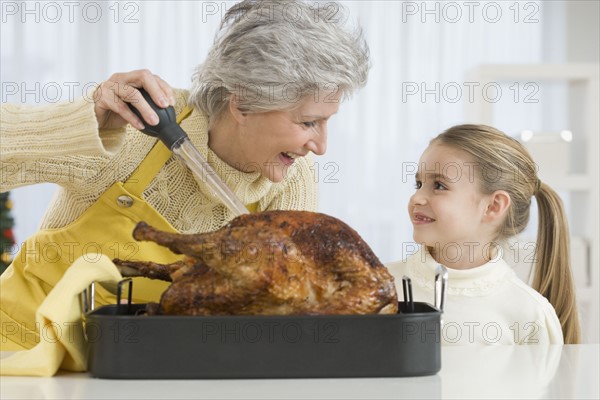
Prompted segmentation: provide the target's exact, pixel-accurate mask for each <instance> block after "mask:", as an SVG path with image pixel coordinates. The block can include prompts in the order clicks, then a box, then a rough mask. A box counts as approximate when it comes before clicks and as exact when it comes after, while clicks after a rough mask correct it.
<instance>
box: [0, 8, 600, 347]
mask: <svg viewBox="0 0 600 400" xmlns="http://www.w3.org/2000/svg"><path fill="white" fill-rule="evenodd" d="M309 2H310V3H311V4H313V5H314V6H315V7H327V4H328V2H324V1H316V0H313V1H309ZM341 3H342V4H343V5H344V6H345V7H346V8H347V9H348V19H349V21H348V23H349V24H354V25H356V24H360V25H361V26H362V27H363V29H364V31H365V33H366V36H367V40H368V43H369V45H370V48H371V57H372V69H371V73H370V77H369V82H368V84H367V86H366V87H365V88H364V89H363V90H361V91H360V92H358V93H356V94H355V96H354V97H353V98H352V99H350V100H348V101H347V102H346V103H345V104H343V105H342V107H341V108H340V112H339V113H338V114H337V115H336V116H335V117H334V118H333V119H332V120H331V122H330V127H329V145H328V151H327V154H326V155H324V156H322V157H317V158H316V165H315V169H314V172H315V180H316V181H317V182H318V184H319V189H320V205H319V209H320V211H321V212H324V213H327V214H331V215H334V216H336V217H338V218H340V219H342V220H344V221H345V222H347V223H348V224H349V225H351V226H352V227H353V228H354V229H356V230H357V231H358V232H359V233H360V234H361V235H362V236H363V238H364V239H365V240H366V241H367V242H368V243H369V244H370V245H371V247H372V248H373V249H374V251H375V253H376V254H377V255H378V256H379V257H380V259H381V260H382V261H383V262H390V261H394V260H398V259H401V258H404V257H405V256H406V255H408V254H409V253H410V252H412V251H414V248H415V247H414V245H413V244H412V228H411V224H410V221H409V219H408V213H407V206H406V205H407V202H408V199H409V197H410V195H411V194H412V192H413V190H414V171H415V170H416V165H417V164H416V163H417V162H418V158H419V156H420V154H421V152H422V151H423V150H424V149H425V147H426V146H427V143H428V141H429V140H430V139H431V138H432V137H434V136H436V135H437V134H438V133H440V132H441V131H443V130H444V129H446V128H448V127H450V126H452V125H455V124H461V123H466V122H471V123H487V124H491V125H494V126H495V127H497V128H499V129H501V130H503V131H504V132H506V133H507V134H509V135H514V136H516V137H518V138H519V139H521V140H524V141H525V143H526V145H527V146H528V147H529V148H530V150H531V152H532V153H533V154H534V157H535V158H536V161H537V162H538V164H539V166H540V175H541V176H542V179H543V180H544V181H546V182H548V183H549V184H550V185H552V186H554V187H555V188H556V189H557V190H558V191H559V193H560V194H561V196H562V197H563V200H564V201H565V203H566V205H567V208H568V214H569V219H570V224H571V229H572V233H573V235H572V243H573V253H574V260H573V262H574V274H575V276H576V281H577V286H578V289H577V290H578V296H579V300H580V304H581V310H582V311H581V312H582V315H584V324H585V326H584V340H585V341H588V342H589V341H592V342H598V283H599V275H598V226H599V223H598V213H599V201H598V182H599V177H598V158H599V157H598V151H599V146H598V135H599V129H598V110H599V109H600V106H599V104H598V73H599V71H598V62H599V59H600V57H599V49H600V43H599V41H600V33H599V26H600V23H599V14H600V11H599V2H598V1H545V2H544V1H496V2H494V1H474V2H473V1H469V2H460V1H459V2H454V1H419V2H413V1H389V0H386V1H342V2H341ZM233 4H235V2H225V1H217V2H215V1H71V2H61V1H57V2H54V1H4V0H3V1H1V7H2V25H1V64H0V67H1V68H0V78H1V82H2V102H9V103H29V104H47V103H56V102H59V101H69V100H70V99H73V98H74V97H79V96H82V95H84V94H85V93H86V92H87V90H88V89H89V88H90V87H91V86H93V85H94V84H96V83H99V82H101V81H103V80H105V79H107V78H108V77H109V76H110V75H111V74H112V73H114V72H123V71H128V70H133V69H140V68H148V69H150V70H151V71H153V72H154V73H156V74H159V75H160V76H161V77H162V78H163V79H165V80H166V81H167V82H169V83H170V84H171V85H172V86H173V87H178V88H189V86H190V78H191V74H192V70H193V68H194V67H195V66H196V65H197V64H200V63H202V61H203V59H204V57H205V55H206V54H207V52H208V49H209V48H210V46H211V44H212V41H213V37H214V34H215V32H216V30H217V28H218V26H219V24H220V22H221V18H222V16H223V15H224V13H225V12H226V11H227V9H229V8H230V7H231V6H232V5H233ZM54 191H55V186H54V185H52V184H39V185H34V186H30V187H25V188H19V189H15V190H13V191H11V192H10V205H11V208H10V211H11V214H12V218H13V219H14V227H13V229H12V232H13V235H14V240H15V242H16V245H15V247H14V249H13V250H11V251H13V252H16V250H18V246H19V243H20V242H22V241H23V240H24V239H25V238H26V237H27V236H29V235H31V234H33V233H34V232H35V231H36V230H37V228H38V226H39V223H40V221H41V219H42V215H43V213H44V211H45V208H46V206H47V205H48V203H49V202H50V201H51V198H52V196H53V193H54ZM536 223H537V220H536V216H535V213H534V215H533V219H532V221H531V223H530V227H529V228H528V229H527V231H526V232H525V233H524V234H523V235H522V237H520V238H519V240H518V241H517V242H515V243H514V244H511V247H510V253H509V254H510V260H508V261H509V262H511V263H513V264H515V266H516V268H517V269H518V271H519V273H520V275H521V276H522V277H523V279H525V280H526V279H527V276H528V275H527V273H528V268H529V265H528V262H527V260H528V258H530V257H531V254H532V250H533V249H532V246H531V244H532V243H534V242H535V232H536V228H537V225H536Z"/></svg>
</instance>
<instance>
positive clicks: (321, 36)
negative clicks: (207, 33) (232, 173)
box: [189, 0, 370, 122]
mask: <svg viewBox="0 0 600 400" xmlns="http://www.w3.org/2000/svg"><path fill="white" fill-rule="evenodd" d="M346 19H347V13H346V10H345V8H343V7H342V6H341V5H339V4H338V3H335V2H328V3H313V4H312V5H309V4H307V3H305V2H303V1H299V0H263V1H260V0H259V1H256V0H244V1H242V2H241V3H238V4H236V5H235V6H233V7H232V8H231V9H229V10H228V11H227V13H226V14H225V16H224V19H223V21H222V23H221V27H220V30H219V32H217V35H216V37H215V42H214V44H213V46H212V48H211V50H210V52H209V54H208V57H207V59H206V61H205V62H204V63H203V64H201V65H199V66H198V67H197V68H196V70H195V72H194V75H193V77H192V88H191V93H190V98H189V102H190V104H192V105H193V106H194V107H196V108H199V109H201V110H202V111H204V112H205V113H206V114H207V115H208V116H210V117H211V118H210V119H211V122H212V121H214V119H218V118H219V117H220V116H221V114H222V113H223V112H224V110H225V109H226V107H227V106H228V104H229V101H230V98H231V95H234V96H235V99H236V102H237V103H238V104H237V106H238V107H239V108H240V109H242V110H244V111H246V112H255V113H258V112H266V111H273V110H287V109H293V108H294V107H295V106H296V105H298V103H299V100H301V99H304V98H305V97H306V96H307V95H311V94H312V95H315V94H317V93H319V91H322V92H321V93H325V94H327V95H329V96H327V97H326V100H325V101H327V98H329V101H332V100H331V99H332V98H334V97H333V95H334V94H340V95H341V96H342V98H347V97H349V96H350V95H351V94H352V93H353V91H354V90H356V89H358V88H360V87H362V86H364V85H365V84H366V82H367V76H368V71H369V67H370V65H369V48H368V45H367V43H366V41H365V39H364V36H363V33H362V30H361V29H360V28H356V29H355V30H353V31H348V30H346V29H345V27H344V24H345V22H346Z"/></svg>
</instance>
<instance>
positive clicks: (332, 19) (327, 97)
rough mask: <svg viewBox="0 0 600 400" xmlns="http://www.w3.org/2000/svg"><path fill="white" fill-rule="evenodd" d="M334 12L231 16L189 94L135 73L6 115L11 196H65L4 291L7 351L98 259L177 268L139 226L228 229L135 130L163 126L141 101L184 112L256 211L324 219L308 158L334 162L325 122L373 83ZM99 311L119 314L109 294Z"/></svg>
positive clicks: (267, 4) (6, 182)
mask: <svg viewBox="0 0 600 400" xmlns="http://www.w3.org/2000/svg"><path fill="white" fill-rule="evenodd" d="M331 4H333V3H331ZM331 4H329V3H328V7H327V8H326V9H325V8H319V7H314V6H312V7H311V6H309V5H308V4H306V3H302V2H299V1H286V2H282V1H248V0H246V1H243V2H241V3H239V4H237V5H236V6H234V7H232V8H231V9H230V10H229V11H228V12H227V14H226V15H225V17H224V20H223V23H222V26H221V29H220V31H219V32H218V35H217V37H216V40H215V43H214V45H213V47H212V49H211V51H210V53H209V55H208V58H207V59H206V61H205V62H204V64H202V65H200V66H199V67H198V68H197V70H196V72H195V74H194V76H193V83H192V88H191V91H189V92H187V91H183V90H175V91H171V89H170V88H169V86H168V85H167V84H166V83H164V82H163V81H162V80H161V79H160V78H158V77H155V76H153V75H152V74H150V73H149V72H147V71H135V72H131V73H127V74H115V75H113V76H112V77H111V78H110V79H109V80H108V81H106V82H104V83H102V84H101V85H100V86H99V87H98V88H97V89H96V92H95V96H94V101H93V102H91V101H88V100H86V99H83V98H82V99H78V100H76V101H74V102H72V103H65V104H60V105H58V106H57V105H54V106H49V107H38V108H35V109H31V108H24V107H22V106H21V107H20V106H11V105H3V109H2V121H1V125H2V140H1V146H2V147H1V150H2V163H3V164H4V165H3V169H2V170H3V171H4V173H3V174H2V180H1V190H2V191H6V190H10V189H12V188H15V187H18V186H22V185H28V184H34V183H38V182H40V178H44V179H45V181H50V182H54V183H57V184H59V185H60V191H59V192H58V195H57V196H56V198H55V200H54V201H53V203H52V204H51V206H50V208H49V209H48V211H47V213H46V216H45V218H44V220H43V222H42V229H41V230H40V231H39V232H38V233H37V234H36V235H34V236H33V237H31V238H29V239H28V240H27V241H26V242H25V243H23V246H22V248H21V249H20V252H19V254H17V255H16V257H15V259H14V262H13V264H12V265H11V266H10V267H9V268H8V269H7V271H6V272H5V273H4V274H3V275H2V277H1V283H0V284H1V290H0V298H1V303H0V304H1V311H0V317H1V322H2V336H3V337H2V341H1V342H2V350H8V349H24V348H30V347H32V346H33V345H34V344H35V343H36V340H37V338H38V333H37V332H36V327H35V311H36V309H37V308H38V306H39V305H40V304H41V302H42V301H43V300H44V298H45V297H46V295H47V294H48V292H49V291H50V290H52V288H53V287H54V286H55V284H56V283H57V282H58V280H60V278H61V277H62V275H63V274H64V272H65V270H66V269H67V268H68V267H69V266H70V265H71V264H72V263H73V261H74V260H75V259H77V258H78V257H80V256H83V257H87V258H88V261H89V262H90V263H91V264H93V262H94V261H95V260H97V258H96V256H97V254H100V253H101V254H106V255H107V256H109V257H111V258H121V259H136V260H152V261H155V262H159V263H170V262H174V261H176V260H177V259H178V256H176V255H174V254H172V253H170V252H169V251H167V250H165V249H164V248H160V247H158V246H156V245H155V244H152V243H145V242H142V243H139V242H136V241H134V240H133V239H132V237H131V232H132V230H133V227H134V226H135V224H136V223H137V222H139V221H146V222H148V223H149V224H151V225H154V226H156V227H157V228H160V229H162V230H167V231H179V232H185V233H191V232H206V231H212V230H215V229H218V228H220V227H221V226H223V225H224V224H225V223H226V222H228V221H229V220H230V219H231V218H232V215H231V213H230V211H229V210H228V209H227V208H226V207H225V206H223V205H222V204H221V203H220V202H219V200H218V199H217V198H215V197H214V195H213V194H212V193H211V191H210V190H208V188H207V187H205V186H204V185H203V184H202V182H197V181H196V180H195V179H194V177H193V175H192V174H191V173H190V171H189V170H187V169H186V168H185V167H184V166H183V165H182V164H181V163H179V162H177V160H175V159H174V158H172V157H171V153H170V151H169V150H168V149H166V147H164V145H162V143H160V142H157V140H156V139H155V138H152V137H149V136H146V135H145V134H143V133H141V132H139V131H138V130H136V129H135V128H134V127H133V126H135V127H136V128H139V129H141V128H142V126H143V123H142V121H140V120H139V119H137V117H136V116H135V115H134V114H133V113H132V112H131V111H130V110H129V109H128V107H127V106H126V104H125V102H131V103H132V104H134V105H135V106H136V107H137V108H138V109H139V110H140V111H141V113H142V115H143V116H144V119H145V120H146V121H148V123H151V124H155V123H156V121H153V120H152V116H153V115H154V113H153V111H152V110H151V109H150V108H149V106H148V105H147V103H145V101H144V100H143V98H142V97H141V95H140V93H139V91H137V89H135V87H144V88H146V89H147V90H148V91H149V92H150V94H151V95H152V97H153V99H154V100H155V101H156V102H157V103H158V104H159V105H162V106H166V105H167V104H168V103H171V104H173V105H174V106H175V110H176V112H177V113H178V119H179V120H180V124H181V126H182V128H183V129H184V130H185V131H186V132H187V133H188V135H189V137H190V139H191V140H192V142H193V144H194V145H195V146H196V147H197V148H198V150H199V151H200V152H201V153H202V154H203V155H204V156H205V158H206V159H207V161H208V162H209V163H210V164H211V166H212V167H213V168H214V170H215V171H216V173H217V174H218V175H219V176H220V177H221V179H223V180H224V182H225V183H226V184H227V185H228V186H229V187H230V188H231V189H232V191H233V192H234V193H235V194H236V195H237V196H238V197H239V198H240V199H241V201H242V202H243V203H244V204H245V205H246V206H247V207H248V209H249V210H251V211H263V210H270V209H289V210H293V209H303V210H314V209H316V206H317V198H316V182H315V181H314V178H313V175H312V173H311V170H310V168H311V161H310V159H309V158H308V155H309V153H311V152H312V153H315V154H317V155H320V154H323V153H324V152H325V150H326V144H327V122H328V121H329V118H330V117H331V116H332V115H334V114H335V113H336V112H337V110H338V107H339V105H340V100H341V99H343V98H344V97H346V96H348V95H350V94H351V93H352V92H353V91H354V90H355V89H357V88H359V87H361V86H363V85H364V84H365V83H366V79H367V73H368V68H369V65H368V48H367V45H366V43H365V41H364V39H363V37H362V34H361V33H360V31H358V32H349V31H347V30H345V28H344V27H343V26H342V24H341V21H343V18H341V16H340V12H341V11H342V10H341V9H338V12H337V13H335V15H333V16H332V13H331ZM126 121H127V122H129V123H130V124H131V125H127V126H125V124H126ZM132 125H133V126H132ZM36 171H37V172H36ZM40 171H42V172H43V173H40ZM136 279H139V280H138V281H137V282H136V283H135V284H134V301H138V302H147V301H156V300H158V298H159V296H160V294H161V293H162V291H163V290H164V289H165V285H164V283H162V282H158V281H151V280H148V279H145V278H136ZM96 298H97V301H98V302H99V303H100V304H107V303H109V302H114V297H112V296H111V295H110V294H109V293H107V292H104V291H102V289H101V288H98V289H97V294H96Z"/></svg>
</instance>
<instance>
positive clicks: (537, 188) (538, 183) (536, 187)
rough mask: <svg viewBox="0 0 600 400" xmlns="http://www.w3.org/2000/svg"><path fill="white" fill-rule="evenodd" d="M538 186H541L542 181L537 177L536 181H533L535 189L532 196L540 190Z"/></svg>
mask: <svg viewBox="0 0 600 400" xmlns="http://www.w3.org/2000/svg"><path fill="white" fill-rule="evenodd" d="M540 187H542V181H540V179H539V178H538V180H537V182H536V183H535V190H534V191H533V195H534V196H536V195H537V194H538V193H539V192H540Z"/></svg>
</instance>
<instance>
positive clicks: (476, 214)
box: [388, 125, 580, 344]
mask: <svg viewBox="0 0 600 400" xmlns="http://www.w3.org/2000/svg"><path fill="white" fill-rule="evenodd" d="M532 197H535V199H536V202H537V204H538V209H539V227H538V235H537V245H536V253H535V256H536V258H535V261H536V262H535V266H534V268H535V275H534V279H533V285H532V286H533V288H531V287H530V286H528V285H527V284H525V283H524V282H522V281H521V280H520V279H519V278H518V277H517V276H516V274H515V272H514V271H513V270H512V268H511V267H510V266H509V265H508V264H507V263H506V262H505V261H504V260H503V259H502V250H501V247H500V246H499V244H498V243H501V242H502V241H503V240H506V239H508V238H509V237H511V236H513V235H516V234H518V233H520V232H522V231H523V230H524V229H525V227H526V226H527V223H528V220H529V209H530V206H531V199H532ZM408 212H409V215H410V218H411V221H412V224H413V227H414V233H413V237H414V240H415V242H417V243H419V244H421V249H420V250H419V252H417V253H415V254H413V255H412V256H410V257H408V258H407V259H406V260H404V261H402V262H396V263H393V264H390V265H388V268H389V269H390V271H391V272H392V273H393V274H394V276H395V278H396V284H397V287H398V290H399V293H401V291H400V288H401V283H402V277H403V276H408V277H409V278H411V281H412V287H413V296H414V300H415V301H425V302H429V303H432V302H433V296H434V295H433V287H434V276H435V269H436V267H437V266H438V264H442V265H444V266H445V267H446V268H447V269H448V284H447V288H446V293H447V298H446V303H445V307H444V314H443V317H442V319H443V326H442V341H443V343H444V344H469V343H481V344H493V343H498V344H513V343H515V344H530V343H539V344H548V343H551V344H555V343H556V344H562V343H563V342H564V343H567V344H570V343H578V342H579V341H580V330H579V322H578V316H577V308H576V302H575V289H574V286H573V279H572V277H571V271H570V265H569V233H568V227H567V221H566V218H565V215H564V212H563V207H562V203H561V200H560V198H559V197H558V195H557V194H556V192H555V191H554V190H552V189H551V188H550V187H549V186H548V185H546V184H544V183H542V182H540V180H539V179H538V178H537V174H536V164H535V163H534V161H533V160H532V159H531V156H530V155H529V154H528V152H527V151H526V150H525V148H524V147H523V146H522V145H521V144H520V143H519V142H518V141H516V140H514V139H512V138H510V137H508V136H507V135H505V134H504V133H502V132H500V131H498V130H496V129H494V128H491V127H489V126H483V125H461V126H455V127H453V128H450V129H448V130H447V131H446V132H444V133H442V134H440V135H439V136H438V137H436V138H435V139H433V140H432V141H431V142H430V144H429V147H428V148H427V149H426V150H425V152H424V153H423V155H422V156H421V159H420V162H419V168H418V172H417V174H416V191H415V194H414V195H413V196H412V197H411V199H410V202H409V205H408ZM534 289H535V290H534Z"/></svg>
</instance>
